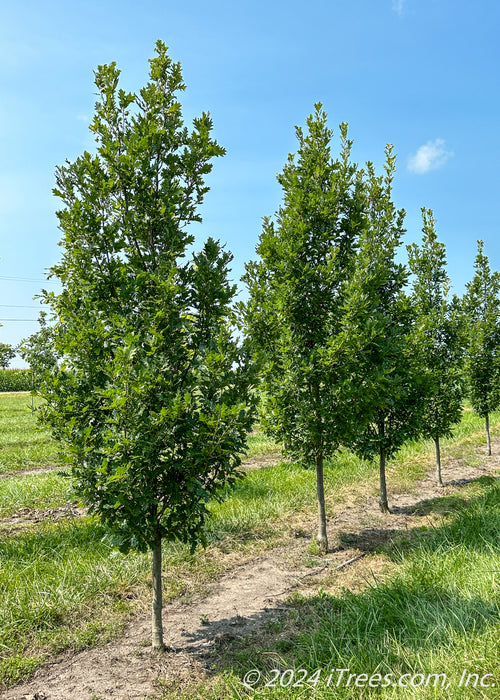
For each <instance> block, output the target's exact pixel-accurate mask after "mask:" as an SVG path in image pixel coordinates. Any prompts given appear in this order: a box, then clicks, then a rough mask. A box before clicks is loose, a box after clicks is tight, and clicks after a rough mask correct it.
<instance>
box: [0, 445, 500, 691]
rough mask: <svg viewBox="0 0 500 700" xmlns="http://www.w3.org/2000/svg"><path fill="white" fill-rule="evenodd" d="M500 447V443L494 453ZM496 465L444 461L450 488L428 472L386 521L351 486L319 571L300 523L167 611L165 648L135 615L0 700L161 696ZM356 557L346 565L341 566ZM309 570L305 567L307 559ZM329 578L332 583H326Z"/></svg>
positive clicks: (366, 564) (338, 579)
mask: <svg viewBox="0 0 500 700" xmlns="http://www.w3.org/2000/svg"><path fill="white" fill-rule="evenodd" d="M499 451H500V440H497V441H496V445H495V452H496V453H498V452H499ZM499 468H500V458H499V457H497V456H494V457H491V458H486V456H485V458H484V459H482V460H481V463H480V465H479V466H477V467H468V466H463V465H461V464H460V463H459V462H458V461H456V460H455V461H450V462H449V463H447V464H445V465H444V469H443V478H444V480H445V483H446V484H447V485H446V486H445V487H444V488H439V487H438V486H436V485H435V484H434V475H433V474H431V475H429V476H427V477H426V478H424V479H423V480H422V481H421V482H420V483H418V484H417V485H416V486H415V488H414V489H412V492H411V493H405V494H400V495H398V496H393V497H392V499H391V506H392V508H393V511H394V512H393V514H392V515H382V514H381V513H380V512H379V510H378V508H377V504H376V500H375V499H374V498H373V494H371V493H370V494H361V493H360V492H359V490H356V488H355V487H353V489H352V493H351V494H350V495H351V498H349V499H347V500H346V501H345V502H344V503H343V504H342V505H341V506H340V507H339V508H338V510H337V512H336V513H334V514H333V516H332V517H331V518H330V522H329V536H330V540H331V542H332V543H333V542H335V541H336V543H337V544H336V546H335V547H334V549H333V551H331V552H330V553H329V555H328V556H327V557H325V558H322V559H320V558H318V566H315V567H312V568H311V567H310V566H306V564H305V562H306V561H307V559H309V560H310V559H311V557H310V556H308V555H307V552H308V547H309V545H310V542H311V537H310V535H311V532H313V528H314V523H304V524H303V530H301V531H297V532H296V533H295V535H296V536H295V537H294V538H291V542H290V545H289V546H287V547H282V548H280V549H277V550H273V551H272V552H269V553H266V554H264V555H262V556H260V557H258V558H255V559H253V560H252V561H248V562H246V563H244V564H242V565H240V566H238V567H236V568H235V569H233V570H232V571H229V572H228V573H226V574H225V575H224V576H223V577H222V578H221V580H220V581H219V582H218V583H216V584H214V585H213V586H212V587H211V589H210V590H209V592H208V594H206V595H205V596H204V597H203V598H201V597H200V598H198V599H197V600H195V601H194V602H191V603H189V604H188V605H184V604H182V603H181V602H175V603H173V604H171V605H169V606H166V607H165V609H164V626H165V643H166V644H167V645H168V646H169V651H168V653H166V654H162V655H160V656H155V655H152V653H151V650H150V647H148V646H147V644H148V642H149V639H150V634H151V633H150V620H149V617H141V618H138V619H134V620H133V622H131V623H130V624H129V625H128V626H127V627H126V630H125V633H124V635H123V636H122V637H121V638H120V639H118V640H116V641H115V642H114V643H110V644H108V645H106V646H104V647H100V648H96V649H90V650H87V651H83V652H80V653H76V654H75V653H66V654H62V655H61V656H59V657H57V658H56V659H54V660H53V661H52V662H50V663H48V664H47V665H45V666H44V667H43V668H41V669H40V670H39V671H37V672H36V673H35V674H34V676H33V677H32V679H31V680H30V681H29V682H28V683H25V684H23V685H20V686H17V687H14V688H11V689H9V690H8V691H5V692H4V694H3V695H0V697H2V698H3V699H4V700H25V699H26V698H29V699H30V700H71V699H73V698H75V699H78V700H95V699H99V700H108V699H109V700H139V699H143V698H153V697H158V695H159V688H158V683H157V680H158V679H159V678H160V679H163V680H164V683H165V684H166V686H167V687H168V686H169V685H170V686H171V685H172V684H173V683H180V684H181V685H182V684H183V683H185V682H188V681H190V680H193V678H197V677H198V678H200V677H203V675H204V674H205V672H206V671H205V669H206V665H208V660H209V659H210V653H211V652H212V653H213V652H214V650H216V649H217V647H218V646H220V645H225V644H228V643H230V642H231V641H232V640H234V639H236V638H239V637H244V636H246V635H249V634H251V633H252V632H253V631H255V632H257V633H258V632H259V631H260V630H263V629H265V627H266V625H268V624H269V622H270V621H271V620H272V619H273V618H274V617H275V616H276V615H277V614H279V612H278V611H279V610H280V606H281V607H282V604H283V601H284V600H285V599H286V598H287V597H288V596H289V595H290V593H291V592H292V591H294V590H297V591H300V592H302V593H307V592H309V591H311V592H314V591H315V590H317V587H318V585H321V580H322V577H327V576H328V581H329V586H330V588H331V587H332V586H333V587H334V588H335V587H336V586H340V585H344V586H347V587H349V582H350V581H351V580H352V578H353V576H354V577H355V576H356V572H358V573H359V576H361V575H363V576H365V575H366V574H367V573H369V572H370V566H371V565H372V560H376V558H374V557H370V558H369V559H366V558H364V555H365V554H366V553H368V552H371V551H372V550H373V549H374V548H375V547H376V546H377V545H379V544H381V543H382V542H388V541H390V540H391V539H392V538H394V537H396V536H400V535H401V533H402V532H406V531H409V530H411V529H412V528H414V527H419V526H420V525H422V524H423V523H424V522H426V519H428V518H430V517H431V515H432V514H431V513H430V511H431V510H432V507H431V505H432V499H436V498H438V497H442V496H448V495H452V494H458V493H459V491H460V487H461V486H463V485H464V484H466V483H468V482H469V481H471V480H474V479H477V478H479V477H481V476H483V475H488V474H494V473H496V472H497V471H498V470H499ZM350 560H353V561H352V563H350V564H347V565H346V562H349V561H350ZM307 563H309V564H310V561H309V562H307ZM332 581H333V584H332Z"/></svg>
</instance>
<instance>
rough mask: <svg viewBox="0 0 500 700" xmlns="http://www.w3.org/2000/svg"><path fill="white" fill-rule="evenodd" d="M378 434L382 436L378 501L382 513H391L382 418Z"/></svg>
mask: <svg viewBox="0 0 500 700" xmlns="http://www.w3.org/2000/svg"><path fill="white" fill-rule="evenodd" d="M378 434H379V437H380V438H382V440H381V441H380V463H379V464H380V469H379V472H380V500H379V502H378V504H379V506H380V510H381V511H382V513H390V512H391V511H390V509H389V503H388V502H387V484H386V482H385V447H384V443H383V438H384V436H385V421H384V420H382V421H381V422H380V423H379V424H378Z"/></svg>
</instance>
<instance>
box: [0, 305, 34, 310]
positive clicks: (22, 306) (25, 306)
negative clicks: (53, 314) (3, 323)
mask: <svg viewBox="0 0 500 700" xmlns="http://www.w3.org/2000/svg"><path fill="white" fill-rule="evenodd" d="M0 306H1V307H2V308H3V309H39V308H40V306H42V304H40V306H33V305H29V304H0Z"/></svg>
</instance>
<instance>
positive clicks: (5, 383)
mask: <svg viewBox="0 0 500 700" xmlns="http://www.w3.org/2000/svg"><path fill="white" fill-rule="evenodd" d="M32 388H33V372H32V371H31V370H30V369H0V392H2V391H31V389H32Z"/></svg>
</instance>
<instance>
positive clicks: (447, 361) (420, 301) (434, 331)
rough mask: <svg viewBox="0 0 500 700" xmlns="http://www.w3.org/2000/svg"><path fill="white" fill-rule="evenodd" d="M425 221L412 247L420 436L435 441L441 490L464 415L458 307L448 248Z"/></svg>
mask: <svg viewBox="0 0 500 700" xmlns="http://www.w3.org/2000/svg"><path fill="white" fill-rule="evenodd" d="M422 218H423V228H422V231H423V238H422V245H421V246H420V247H419V246H418V245H416V244H415V243H414V244H412V245H410V246H408V256H409V266H410V270H411V272H412V273H413V275H414V281H413V294H412V302H413V307H414V311H415V315H416V318H415V326H414V331H413V333H414V348H415V353H416V357H417V358H418V362H419V364H420V368H421V372H422V375H423V380H424V383H425V388H424V391H425V394H424V396H423V399H422V435H423V436H424V437H426V438H432V439H433V440H434V444H435V448H436V471H437V481H438V484H439V485H440V486H443V479H442V475H441V449H440V438H442V437H451V435H452V426H453V425H455V424H456V423H458V422H459V421H460V418H461V415H462V398H463V387H462V382H461V377H460V371H459V369H458V360H459V359H460V356H461V352H460V350H461V347H460V328H459V318H458V314H457V313H456V309H455V307H454V305H453V304H451V303H450V302H449V301H448V298H447V295H448V292H449V288H450V279H449V277H448V275H447V273H446V252H445V246H444V244H443V243H440V242H439V241H438V239H437V235H436V231H435V225H434V224H435V222H434V218H433V212H432V210H431V209H425V208H422Z"/></svg>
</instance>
